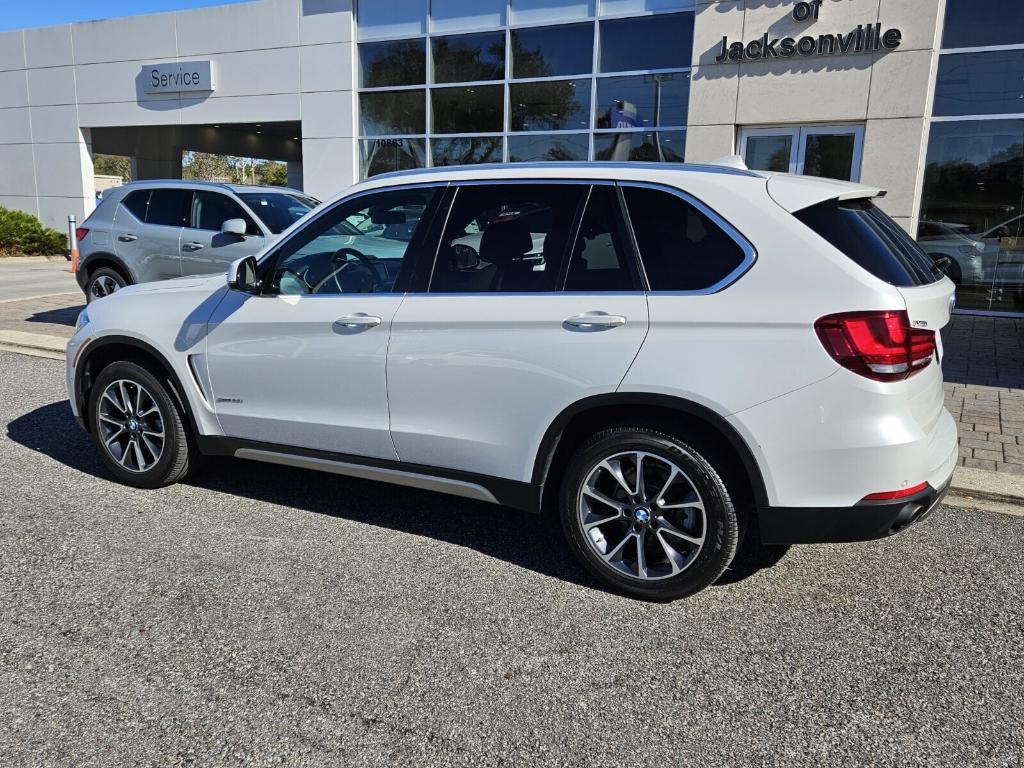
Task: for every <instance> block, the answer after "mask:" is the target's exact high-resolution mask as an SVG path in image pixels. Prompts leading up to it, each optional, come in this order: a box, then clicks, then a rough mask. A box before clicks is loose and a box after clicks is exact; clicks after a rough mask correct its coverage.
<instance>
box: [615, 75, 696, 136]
mask: <svg viewBox="0 0 1024 768" xmlns="http://www.w3.org/2000/svg"><path fill="white" fill-rule="evenodd" d="M689 101H690V73H689V72H665V73H662V74H657V75H637V76H634V77H602V78H601V79H600V80H598V81H597V125H596V127H597V128H659V127H663V126H675V125H678V126H679V127H684V126H685V125H686V111H687V105H688V104H689Z"/></svg>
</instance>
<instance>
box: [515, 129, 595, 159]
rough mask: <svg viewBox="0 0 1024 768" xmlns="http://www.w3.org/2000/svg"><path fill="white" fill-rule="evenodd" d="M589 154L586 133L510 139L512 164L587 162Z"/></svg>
mask: <svg viewBox="0 0 1024 768" xmlns="http://www.w3.org/2000/svg"><path fill="white" fill-rule="evenodd" d="M589 153H590V137H589V136H588V135H587V134H585V133H570V134H543V135H533V136H509V137H508V159H509V162H512V163H528V162H531V161H536V160H586V159H587V157H588V156H589Z"/></svg>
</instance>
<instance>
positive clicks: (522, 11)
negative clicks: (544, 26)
mask: <svg viewBox="0 0 1024 768" xmlns="http://www.w3.org/2000/svg"><path fill="white" fill-rule="evenodd" d="M593 15H594V0H512V23H513V24H535V23H539V22H547V21H576V20H577V19H585V18H587V17H588V16H593Z"/></svg>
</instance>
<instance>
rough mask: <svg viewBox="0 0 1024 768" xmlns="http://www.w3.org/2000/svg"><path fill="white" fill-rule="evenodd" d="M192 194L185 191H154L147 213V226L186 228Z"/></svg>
mask: <svg viewBox="0 0 1024 768" xmlns="http://www.w3.org/2000/svg"><path fill="white" fill-rule="evenodd" d="M191 203H192V193H191V192H189V191H187V190H184V189H154V190H153V194H152V195H151V196H150V198H149V210H148V211H147V213H146V223H147V224H162V225H164V226H167V227H184V226H186V225H187V224H188V211H189V206H190V205H191Z"/></svg>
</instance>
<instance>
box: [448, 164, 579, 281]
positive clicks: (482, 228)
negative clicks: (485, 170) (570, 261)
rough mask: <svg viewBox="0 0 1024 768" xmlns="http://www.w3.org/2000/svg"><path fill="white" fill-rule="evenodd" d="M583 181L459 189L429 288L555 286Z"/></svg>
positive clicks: (496, 185) (476, 186)
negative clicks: (579, 182)
mask: <svg viewBox="0 0 1024 768" xmlns="http://www.w3.org/2000/svg"><path fill="white" fill-rule="evenodd" d="M586 190H587V187H586V186H585V185H583V184H535V185H528V184H522V185H520V184H495V185H493V186H485V185H473V186H466V187H462V188H460V189H459V191H458V193H457V194H456V196H455V202H454V204H453V205H452V209H451V212H450V213H449V216H448V225H447V226H446V227H445V233H444V236H443V237H442V238H441V246H440V248H439V249H438V258H437V263H436V264H435V265H434V274H433V277H432V278H431V282H430V291H431V293H480V292H487V291H501V292H505V293H513V292H515V293H519V292H530V293H532V292H538V291H554V290H557V287H558V286H557V283H558V276H559V270H560V268H561V265H562V260H563V258H564V255H565V250H566V244H567V240H568V238H569V232H570V229H571V227H572V222H573V220H574V218H575V216H576V211H577V209H578V208H579V205H580V202H581V199H582V195H583V194H584V193H585V192H586Z"/></svg>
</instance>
